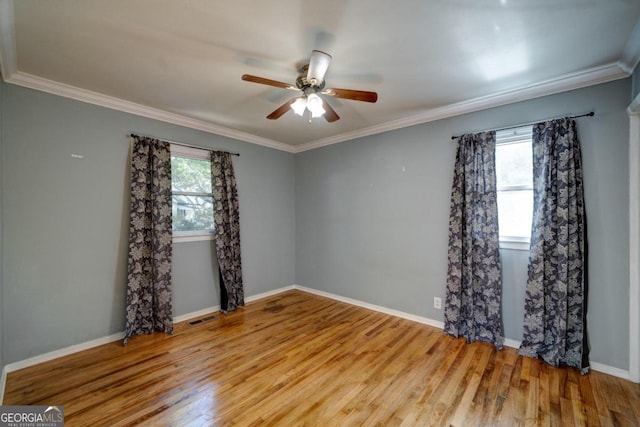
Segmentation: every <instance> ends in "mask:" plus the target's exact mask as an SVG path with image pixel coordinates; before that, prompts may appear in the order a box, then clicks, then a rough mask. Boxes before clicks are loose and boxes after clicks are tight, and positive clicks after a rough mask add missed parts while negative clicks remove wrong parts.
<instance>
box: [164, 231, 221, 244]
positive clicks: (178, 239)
mask: <svg viewBox="0 0 640 427" xmlns="http://www.w3.org/2000/svg"><path fill="white" fill-rule="evenodd" d="M206 240H213V233H205V234H203V233H192V234H191V233H180V234H175V233H174V234H173V239H172V241H173V243H188V242H202V241H206Z"/></svg>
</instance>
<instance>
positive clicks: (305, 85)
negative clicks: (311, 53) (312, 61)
mask: <svg viewBox="0 0 640 427" xmlns="http://www.w3.org/2000/svg"><path fill="white" fill-rule="evenodd" d="M308 68H309V65H305V66H303V67H302V68H300V75H299V76H298V78H297V79H296V86H297V87H298V89H300V90H301V91H303V92H304V93H305V95H309V94H311V93H316V92H320V91H321V90H322V89H324V80H323V81H321V82H320V83H319V84H313V83H312V82H310V81H308V80H307V70H308Z"/></svg>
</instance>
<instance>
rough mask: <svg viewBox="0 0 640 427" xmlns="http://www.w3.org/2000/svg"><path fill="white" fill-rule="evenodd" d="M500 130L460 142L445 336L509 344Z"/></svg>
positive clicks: (450, 246)
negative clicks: (497, 164)
mask: <svg viewBox="0 0 640 427" xmlns="http://www.w3.org/2000/svg"><path fill="white" fill-rule="evenodd" d="M495 142H496V134H495V132H494V131H489V132H482V133H478V134H473V135H462V136H461V137H459V138H458V151H457V154H456V163H455V170H454V177H453V188H452V191H451V211H450V217H449V252H448V271H447V293H446V302H445V312H444V331H445V332H446V333H447V334H450V335H453V336H455V337H459V336H462V337H465V338H466V339H467V341H468V342H473V341H476V340H480V341H488V342H491V343H493V344H494V345H495V346H496V347H497V348H498V349H501V348H502V345H503V341H504V333H503V325H502V312H501V299H502V277H501V264H500V252H499V240H498V205H497V194H496V170H495Z"/></svg>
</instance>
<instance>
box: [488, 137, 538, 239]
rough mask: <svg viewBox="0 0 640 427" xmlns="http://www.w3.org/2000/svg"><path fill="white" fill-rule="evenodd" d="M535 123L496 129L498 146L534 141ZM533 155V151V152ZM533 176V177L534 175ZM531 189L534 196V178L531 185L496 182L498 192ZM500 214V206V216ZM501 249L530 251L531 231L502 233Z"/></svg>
mask: <svg viewBox="0 0 640 427" xmlns="http://www.w3.org/2000/svg"><path fill="white" fill-rule="evenodd" d="M532 134H533V125H527V126H521V127H518V128H514V129H505V130H499V131H496V148H497V147H498V146H499V145H509V144H522V143H525V142H529V143H530V144H533V141H532ZM531 155H532V156H533V153H532V154H531ZM532 178H533V177H532ZM522 190H531V192H532V196H533V179H532V182H531V186H528V185H508V186H503V187H500V186H498V183H497V182H496V192H501V191H522ZM499 215H500V207H499V206H498V218H499ZM498 239H499V245H500V249H512V250H520V251H528V250H529V247H530V245H531V232H529V236H506V235H502V234H500V235H499V236H498Z"/></svg>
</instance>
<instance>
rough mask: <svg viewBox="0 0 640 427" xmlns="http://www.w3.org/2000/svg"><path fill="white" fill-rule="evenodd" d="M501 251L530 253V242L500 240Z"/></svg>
mask: <svg viewBox="0 0 640 427" xmlns="http://www.w3.org/2000/svg"><path fill="white" fill-rule="evenodd" d="M500 249H508V250H512V251H528V250H529V242H528V241H522V240H500Z"/></svg>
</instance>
